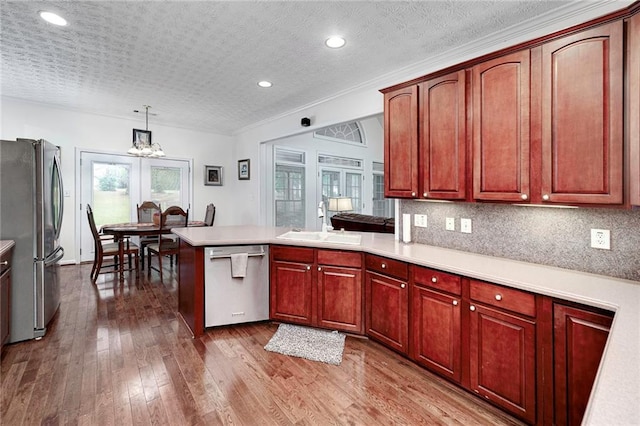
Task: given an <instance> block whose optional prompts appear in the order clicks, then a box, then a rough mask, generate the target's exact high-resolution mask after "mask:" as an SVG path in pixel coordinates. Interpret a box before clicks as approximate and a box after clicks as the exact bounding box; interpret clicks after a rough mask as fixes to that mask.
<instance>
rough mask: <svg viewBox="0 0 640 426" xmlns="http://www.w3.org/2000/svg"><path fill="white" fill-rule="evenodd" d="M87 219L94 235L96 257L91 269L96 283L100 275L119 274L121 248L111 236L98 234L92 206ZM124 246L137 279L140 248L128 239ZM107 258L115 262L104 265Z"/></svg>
mask: <svg viewBox="0 0 640 426" xmlns="http://www.w3.org/2000/svg"><path fill="white" fill-rule="evenodd" d="M87 218H88V220H89V228H91V234H92V235H93V241H94V257H93V266H92V268H91V275H90V277H91V282H93V283H95V282H96V280H97V279H98V275H99V274H106V273H110V272H117V269H118V267H119V262H118V256H119V255H120V246H119V243H118V242H117V241H115V240H114V239H113V237H112V236H110V235H103V234H100V232H98V228H97V227H96V221H95V219H94V217H93V210H92V209H91V206H90V205H89V204H87ZM123 244H124V254H126V255H127V257H128V259H129V270H132V269H135V270H136V278H137V277H138V276H139V266H140V260H139V253H140V248H139V247H138V246H137V245H136V244H134V243H132V242H130V241H129V239H128V238H127V239H126V240H124V241H123ZM132 256H134V257H135V262H136V263H135V268H133V267H132V266H131V257H132ZM107 257H113V262H112V263H108V264H103V262H104V259H105V258H107ZM105 268H113V271H111V270H104V271H103V269H105Z"/></svg>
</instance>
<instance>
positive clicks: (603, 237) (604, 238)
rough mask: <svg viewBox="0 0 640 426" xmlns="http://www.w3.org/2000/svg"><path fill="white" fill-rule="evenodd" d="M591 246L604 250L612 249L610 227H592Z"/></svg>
mask: <svg viewBox="0 0 640 426" xmlns="http://www.w3.org/2000/svg"><path fill="white" fill-rule="evenodd" d="M591 247H593V248H597V249H602V250H611V231H609V230H608V229H592V230H591Z"/></svg>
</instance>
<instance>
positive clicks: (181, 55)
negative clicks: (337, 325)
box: [0, 0, 567, 134]
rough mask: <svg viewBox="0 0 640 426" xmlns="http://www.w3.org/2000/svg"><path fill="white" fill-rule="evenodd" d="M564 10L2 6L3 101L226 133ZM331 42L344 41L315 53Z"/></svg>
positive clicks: (477, 4) (519, 5)
mask: <svg viewBox="0 0 640 426" xmlns="http://www.w3.org/2000/svg"><path fill="white" fill-rule="evenodd" d="M565 5H567V2H566V1H564V2H563V1H454V0H448V1H422V2H395V1H392V2H350V1H349V2H344V1H340V2H316V1H295V2H294V1H288V2H274V1H267V2H239V1H232V2H218V1H216V2H213V1H200V2H195V1H177V2H163V1H90V2H89V1H83V2H81V1H68V2H33V1H30V2H26V1H25V2H7V1H4V0H3V1H1V3H0V19H1V20H0V25H1V27H0V31H1V37H2V38H1V43H2V44H1V57H2V74H1V79H2V85H1V91H2V92H1V93H2V95H5V96H11V97H16V98H20V99H26V100H30V101H36V102H43V103H48V104H53V105H57V106H61V107H64V108H71V109H76V110H82V111H87V112H92V113H98V114H106V115H111V116H118V117H132V116H136V117H139V118H141V119H142V120H144V116H143V115H142V116H140V115H135V114H134V113H133V112H132V111H133V110H134V109H140V110H143V108H142V105H143V104H148V105H151V106H152V109H151V111H150V112H152V113H155V114H157V116H152V117H151V118H150V123H151V124H150V127H151V128H152V127H153V123H154V122H155V123H162V124H167V125H172V126H179V127H186V128H191V129H199V130H205V131H212V132H217V133H223V134H231V133H233V132H235V131H238V130H239V129H241V128H243V127H245V126H247V125H250V124H253V123H257V122H260V121H263V120H266V119H268V118H269V117H273V116H276V115H280V114H283V113H286V112H288V111H292V110H295V109H298V108H300V107H303V106H305V105H308V104H310V103H312V102H314V101H317V100H318V99H323V98H327V97H330V96H331V95H334V94H336V93H340V92H343V91H345V90H348V89H349V88H351V87H353V86H356V85H359V84H362V83H364V82H367V81H371V80H373V79H375V78H376V77H379V76H382V75H385V74H388V73H390V72H393V71H395V70H398V69H400V68H403V67H405V66H409V65H411V64H415V63H417V62H421V61H423V60H425V59H426V58H429V57H430V56H433V55H436V54H441V53H443V52H446V51H450V50H454V49H455V48H456V47H458V46H461V45H463V44H467V43H469V42H471V41H473V40H476V39H478V38H480V37H484V36H487V35H490V34H493V33H496V32H497V31H500V30H501V29H504V28H507V27H510V26H513V25H516V24H518V23H520V22H523V21H526V20H530V19H534V18H535V17H537V16H540V15H542V14H545V13H548V12H549V11H552V10H556V9H559V8H562V7H563V6H565ZM40 10H50V11H55V12H58V13H59V14H60V15H62V16H63V17H65V18H66V19H67V21H68V22H69V25H68V26H67V27H55V26H53V25H51V24H48V23H46V22H44V21H43V20H41V19H40V17H39V16H38V14H37V12H38V11H40ZM332 34H342V35H344V36H345V37H346V39H347V45H346V46H345V47H344V48H342V49H338V50H331V49H328V48H326V47H324V44H323V43H324V40H325V39H326V38H327V37H328V36H329V35H332ZM263 79H266V80H270V81H272V82H273V87H272V88H270V89H261V88H259V87H258V86H257V85H256V82H257V81H259V80H263Z"/></svg>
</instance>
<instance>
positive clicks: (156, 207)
mask: <svg viewBox="0 0 640 426" xmlns="http://www.w3.org/2000/svg"><path fill="white" fill-rule="evenodd" d="M136 209H137V211H138V223H152V222H153V217H154V215H156V214H157V215H158V216H159V215H160V213H161V212H162V208H161V206H160V203H158V204H156V203H154V202H153V201H144V202H143V203H142V204H136ZM163 238H166V239H168V240H173V238H168V237H163ZM157 242H158V236H156V235H148V236H144V237H140V241H139V244H140V263H141V264H142V269H144V251H145V248H146V247H147V245H149V244H152V243H157Z"/></svg>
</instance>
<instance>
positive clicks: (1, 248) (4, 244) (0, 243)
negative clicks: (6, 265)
mask: <svg viewBox="0 0 640 426" xmlns="http://www.w3.org/2000/svg"><path fill="white" fill-rule="evenodd" d="M14 245H15V242H14V241H13V240H0V256H1V255H3V254H4V252H5V251H7V250H9V249H10V248H11V247H13V246H14Z"/></svg>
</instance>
